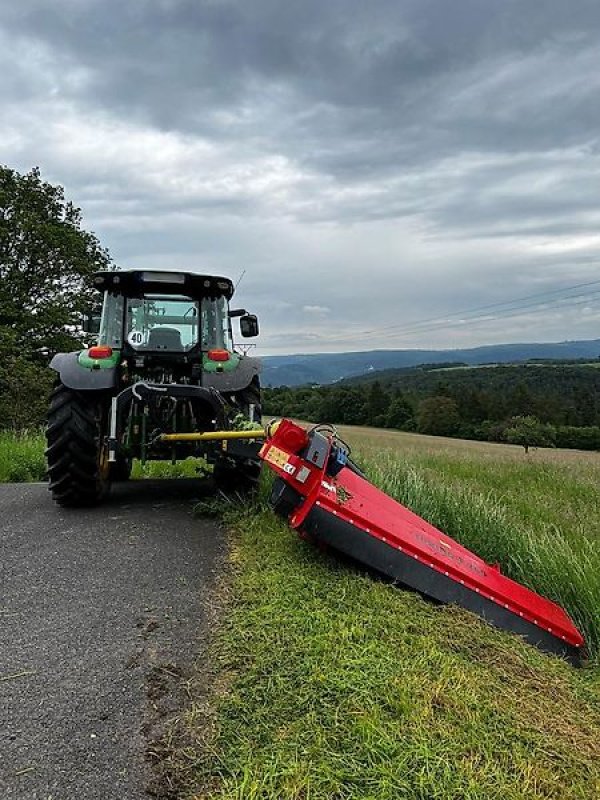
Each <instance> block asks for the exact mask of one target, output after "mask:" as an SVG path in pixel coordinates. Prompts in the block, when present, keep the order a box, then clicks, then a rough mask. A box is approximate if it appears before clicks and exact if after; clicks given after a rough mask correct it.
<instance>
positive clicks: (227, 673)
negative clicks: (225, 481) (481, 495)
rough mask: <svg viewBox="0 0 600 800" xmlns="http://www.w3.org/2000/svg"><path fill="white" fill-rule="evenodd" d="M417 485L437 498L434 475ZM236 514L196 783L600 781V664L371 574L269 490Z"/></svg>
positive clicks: (324, 792) (402, 792) (237, 788)
mask: <svg viewBox="0 0 600 800" xmlns="http://www.w3.org/2000/svg"><path fill="white" fill-rule="evenodd" d="M411 491H412V492H413V499H415V498H418V497H419V493H420V492H423V495H421V500H422V499H423V497H424V496H429V494H430V487H429V486H427V485H426V484H425V483H418V482H414V481H413V484H412V489H411ZM451 496H452V495H451V494H439V495H438V496H437V501H438V511H439V509H440V507H441V506H443V504H444V502H446V501H447V500H449V499H451ZM463 499H464V498H463ZM462 507H463V506H462V504H461V503H459V504H458V506H457V508H462ZM451 508H454V506H451ZM497 513H498V509H497V508H495V507H492V508H491V510H490V513H489V516H488V517H487V518H486V512H485V503H484V502H483V500H482V501H481V505H480V506H479V507H478V510H477V515H478V516H477V517H476V519H477V520H478V521H479V522H480V523H482V524H483V523H484V522H486V523H487V522H489V521H490V520H492V521H493V520H494V519H497V521H498V522H500V521H501V520H500V518H499V517H497V516H496V515H497ZM465 519H468V517H467V518H465V516H464V515H463V517H462V522H463V524H464V522H465ZM226 520H227V522H228V523H229V525H230V526H232V527H233V529H234V533H233V541H232V570H233V571H232V585H231V597H230V599H229V602H228V610H227V613H226V615H225V620H224V622H223V624H222V627H221V629H220V632H219V634H218V635H217V637H216V640H215V643H214V648H213V649H214V652H213V660H214V664H215V669H216V674H215V676H214V685H215V690H214V697H213V708H212V714H211V715H210V725H208V726H207V725H206V720H207V716H206V699H204V700H203V702H202V704H201V706H202V707H201V709H200V710H199V709H198V707H192V708H191V710H190V711H189V713H188V715H187V717H186V718H185V719H184V720H183V725H184V728H185V729H186V732H187V743H186V745H185V747H182V748H181V749H180V750H179V751H178V752H177V754H176V755H175V756H174V762H175V763H176V765H177V768H178V769H180V777H181V780H182V784H180V788H181V786H182V785H183V786H184V787H185V790H183V789H181V791H182V796H186V797H197V798H200V797H202V798H231V799H232V800H233V798H236V800H242V799H243V800H246V799H247V800H258V799H259V798H260V799H261V800H263V799H264V800H267V799H268V800H275V798H278V799H281V800H284V799H285V798H290V800H291V799H292V798H293V799H294V800H300V798H302V800H308V798H312V799H313V800H321V799H323V800H325V798H336V799H337V800H345V799H346V798H353V799H354V798H380V799H381V800H387V798H389V799H390V800H391V799H392V798H394V800H396V799H397V798H407V799H408V798H410V799H411V800H412V799H413V798H415V800H416V799H417V798H418V799H419V800H426V799H427V800H434V799H436V798H440V800H441V799H442V798H444V800H445V799H446V798H465V799H466V798H468V800H483V799H484V798H485V800H490V799H492V798H503V800H504V799H508V800H512V799H513V798H514V800H517V798H519V799H521V798H556V800H558V798H560V799H561V800H563V799H564V800H570V798H573V800H575V798H578V800H584V799H585V800H587V799H588V798H589V800H592V798H596V797H597V796H598V792H599V790H600V745H599V742H600V673H599V671H598V669H597V668H594V667H589V668H587V669H585V670H580V671H577V670H574V669H572V668H570V667H569V666H568V665H566V664H565V663H564V662H562V661H561V660H559V659H556V658H552V657H549V656H546V655H544V654H542V653H540V652H538V651H537V650H535V649H534V648H532V647H530V646H528V645H526V644H525V643H524V642H521V641H520V640H519V639H518V638H516V637H514V636H511V635H510V634H505V633H503V632H500V631H496V630H494V629H492V628H491V627H489V626H487V625H485V624H484V623H482V622H481V621H480V620H478V619H477V618H476V617H474V616H472V615H470V614H468V613H467V612H463V611H461V610H460V609H457V608H452V607H448V606H442V607H436V606H433V605H432V604H430V603H427V602H425V601H424V600H422V599H421V598H419V597H418V596H417V595H416V594H414V593H411V592H405V591H401V590H398V589H395V588H394V587H392V586H391V585H389V584H386V583H383V582H379V581H376V580H374V579H373V578H372V577H369V576H365V575H363V574H362V573H361V572H360V571H359V570H357V569H355V568H354V567H352V566H350V565H348V564H343V563H341V562H340V561H339V560H338V559H336V558H334V557H331V556H330V555H327V554H325V553H323V552H320V551H318V550H316V549H315V548H313V547H312V546H310V545H308V544H306V543H304V542H302V541H301V540H299V539H298V538H297V537H296V536H295V535H293V534H291V533H290V531H289V529H288V528H287V526H286V525H285V524H284V523H283V522H281V521H279V520H277V519H275V518H274V517H273V515H272V513H271V512H270V511H269V510H268V509H267V508H266V506H265V503H264V500H263V501H260V502H258V503H257V504H256V505H255V506H254V507H252V508H246V509H241V508H236V509H235V510H233V511H228V512H227V513H226ZM457 521H458V518H457ZM472 521H473V519H471V520H470V522H472Z"/></svg>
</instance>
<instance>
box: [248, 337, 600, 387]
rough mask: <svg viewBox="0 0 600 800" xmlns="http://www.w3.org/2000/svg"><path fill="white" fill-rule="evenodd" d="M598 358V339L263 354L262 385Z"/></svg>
mask: <svg viewBox="0 0 600 800" xmlns="http://www.w3.org/2000/svg"><path fill="white" fill-rule="evenodd" d="M598 356H600V339H590V340H584V341H573V342H542V343H539V342H538V343H529V344H528V343H523V344H496V345H485V346H483V347H472V348H468V349H464V350H369V351H366V352H356V353H313V354H306V355H289V356H263V358H262V362H263V375H262V383H263V385H264V386H303V385H313V384H320V385H323V384H328V383H335V382H336V381H340V380H343V379H344V378H349V377H353V376H358V375H364V374H366V373H369V372H373V371H376V370H388V369H398V368H401V367H416V366H419V365H420V364H430V363H436V364H445V363H452V362H455V363H456V362H460V363H464V364H469V365H475V364H490V363H496V364H506V363H515V362H520V361H528V360H530V359H577V358H584V359H587V358H591V359H594V358H597V357H598Z"/></svg>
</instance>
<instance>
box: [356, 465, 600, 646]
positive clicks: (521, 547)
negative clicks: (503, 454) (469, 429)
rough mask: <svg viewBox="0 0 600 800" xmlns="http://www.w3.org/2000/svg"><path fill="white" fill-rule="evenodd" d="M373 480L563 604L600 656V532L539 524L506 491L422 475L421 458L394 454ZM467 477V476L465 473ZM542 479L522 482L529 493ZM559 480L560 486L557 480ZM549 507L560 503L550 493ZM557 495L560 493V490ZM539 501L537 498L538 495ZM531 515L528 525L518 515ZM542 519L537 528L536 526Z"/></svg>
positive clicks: (373, 468) (373, 472) (375, 469)
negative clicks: (416, 462)
mask: <svg viewBox="0 0 600 800" xmlns="http://www.w3.org/2000/svg"><path fill="white" fill-rule="evenodd" d="M361 463H362V465H363V466H364V467H365V469H366V472H367V474H368V475H369V477H370V478H371V480H373V482H374V483H375V484H376V485H377V486H379V487H380V488H381V489H382V490H383V491H385V492H387V493H388V494H390V495H391V496H392V497H394V498H395V499H396V500H398V501H399V502H401V503H403V504H404V505H406V506H408V507H409V508H411V509H412V510H413V511H415V513H417V514H419V515H420V516H422V517H423V518H424V519H426V520H428V521H429V522H431V523H432V524H433V525H435V526H436V527H438V528H440V529H441V530H443V531H444V532H445V533H447V534H448V535H449V536H451V537H452V538H454V539H456V540H457V541H459V542H460V543H461V544H463V545H465V546H466V547H468V548H469V549H471V550H473V551H474V552H476V553H477V554H478V555H480V556H481V557H482V558H484V559H485V560H486V561H489V562H499V563H500V564H501V566H502V567H503V571H504V572H505V573H506V574H507V575H509V576H510V577H511V578H513V579H514V580H517V581H519V582H521V583H523V584H525V585H526V586H528V587H529V588H531V589H533V590H534V591H537V592H539V593H541V594H543V595H545V596H546V597H549V598H550V599H552V600H554V601H556V602H557V603H559V604H560V605H562V606H563V607H564V608H565V609H566V610H567V611H568V613H569V614H570V616H571V617H572V619H573V621H574V622H575V623H576V624H577V625H578V627H580V629H581V630H582V632H583V633H584V635H585V637H586V641H587V644H588V648H589V652H590V654H591V655H592V656H593V657H595V658H597V654H598V650H599V649H600V613H599V609H600V548H599V547H598V542H597V538H596V537H597V531H595V530H593V531H591V532H590V533H589V534H586V533H585V532H584V531H583V530H582V529H581V528H579V527H577V526H576V525H573V524H572V523H569V521H568V519H567V520H563V523H564V524H563V525H562V526H561V525H559V524H556V523H550V522H547V521H545V520H544V519H543V515H542V520H540V519H539V518H537V515H536V514H535V510H534V509H532V508H529V509H528V511H527V513H525V514H523V509H521V511H520V512H519V510H518V509H517V510H516V511H515V510H514V509H511V503H510V496H509V495H507V492H506V488H507V487H506V486H505V485H504V486H503V485H502V483H501V481H499V480H498V481H497V486H498V488H497V489H496V490H493V489H487V490H485V491H484V492H481V491H477V490H475V489H473V488H471V487H470V486H469V485H465V484H461V483H460V482H458V481H452V479H451V474H452V471H450V475H449V474H448V471H447V472H446V474H445V475H444V474H443V472H442V471H441V470H440V472H438V473H437V475H436V472H435V470H432V469H431V468H429V469H428V470H425V469H424V468H423V467H421V468H418V467H415V465H414V459H411V460H407V459H404V458H403V457H402V456H401V455H399V454H397V453H392V452H387V453H384V454H382V455H381V456H380V457H379V458H378V459H377V460H373V459H369V460H362V461H361ZM459 472H460V469H459ZM535 475H536V471H535V470H530V471H529V475H528V478H527V477H526V476H524V475H521V485H520V488H521V489H525V491H526V490H527V482H529V484H532V483H533V482H534V478H535ZM557 477H558V476H557V475H555V476H554V480H555V481H556V480H557ZM547 488H548V493H547V494H546V495H545V505H546V506H547V507H552V506H553V504H554V502H555V500H556V498H555V497H554V496H553V494H552V490H551V486H548V487H547ZM557 490H558V487H557ZM534 494H535V493H534ZM521 515H523V516H525V517H526V520H527V521H525V522H523V521H522V520H521V519H519V516H521ZM534 520H535V521H534Z"/></svg>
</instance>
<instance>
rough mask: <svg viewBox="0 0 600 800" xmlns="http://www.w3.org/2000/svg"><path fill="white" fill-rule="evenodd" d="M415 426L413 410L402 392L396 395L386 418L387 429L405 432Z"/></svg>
mask: <svg viewBox="0 0 600 800" xmlns="http://www.w3.org/2000/svg"><path fill="white" fill-rule="evenodd" d="M412 424H413V410H412V406H411V405H410V403H409V402H408V401H407V400H406V398H405V397H404V395H403V394H402V392H401V391H400V390H398V391H397V392H396V394H395V395H394V399H393V400H392V402H391V403H390V407H389V409H388V412H387V414H386V417H385V427H386V428H398V429H399V430H404V429H406V428H407V427H411V426H412Z"/></svg>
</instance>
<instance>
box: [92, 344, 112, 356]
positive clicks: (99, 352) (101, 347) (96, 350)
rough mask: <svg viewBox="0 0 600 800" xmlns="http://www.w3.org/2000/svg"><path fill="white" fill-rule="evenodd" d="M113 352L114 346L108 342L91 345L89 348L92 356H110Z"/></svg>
mask: <svg viewBox="0 0 600 800" xmlns="http://www.w3.org/2000/svg"><path fill="white" fill-rule="evenodd" d="M112 353H113V351H112V347H109V346H108V345H107V344H97V345H94V347H90V349H89V350H88V356H89V357H90V358H110V357H111V356H112Z"/></svg>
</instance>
